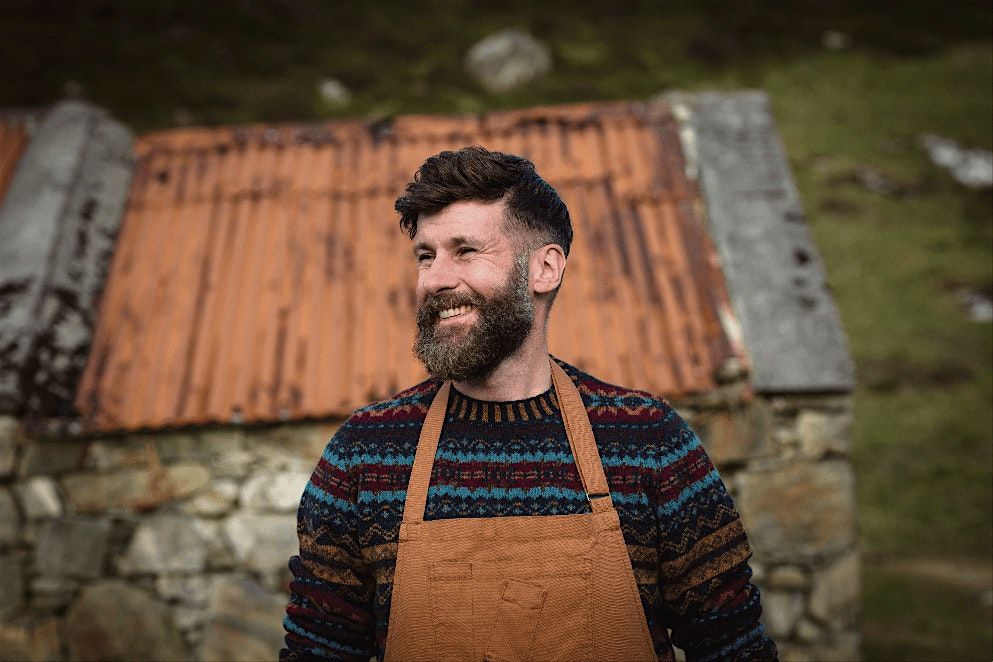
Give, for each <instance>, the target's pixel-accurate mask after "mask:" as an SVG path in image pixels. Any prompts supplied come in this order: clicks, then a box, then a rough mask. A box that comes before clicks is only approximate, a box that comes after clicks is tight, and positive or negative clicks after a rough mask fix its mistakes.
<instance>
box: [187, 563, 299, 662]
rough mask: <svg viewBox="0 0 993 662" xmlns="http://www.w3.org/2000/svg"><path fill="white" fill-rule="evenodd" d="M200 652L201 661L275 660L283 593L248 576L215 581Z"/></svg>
mask: <svg viewBox="0 0 993 662" xmlns="http://www.w3.org/2000/svg"><path fill="white" fill-rule="evenodd" d="M210 604H211V606H210V620H209V621H208V622H207V626H206V629H205V631H204V638H203V647H202V649H201V652H200V655H201V657H202V658H203V659H205V660H275V659H276V658H278V657H279V649H280V648H282V647H283V636H284V634H285V632H284V630H283V626H282V623H283V616H284V615H285V610H286V596H283V595H280V594H274V593H270V592H268V591H266V590H265V589H264V588H263V587H262V586H261V585H259V584H257V583H256V582H253V581H251V580H249V579H241V578H234V577H232V578H223V579H220V580H218V581H216V582H215V584H214V588H213V592H212V598H211V602H210Z"/></svg>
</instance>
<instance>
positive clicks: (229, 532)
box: [224, 513, 300, 575]
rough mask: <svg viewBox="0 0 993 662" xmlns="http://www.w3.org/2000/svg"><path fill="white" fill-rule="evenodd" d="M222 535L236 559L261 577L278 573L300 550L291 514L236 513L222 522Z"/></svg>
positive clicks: (293, 517) (294, 522)
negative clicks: (261, 575)
mask: <svg viewBox="0 0 993 662" xmlns="http://www.w3.org/2000/svg"><path fill="white" fill-rule="evenodd" d="M224 533H225V535H226V536H227V539H228V542H229V544H230V546H231V549H232V550H233V552H234V556H235V560H236V561H237V562H238V563H239V564H240V565H241V566H242V567H244V568H248V569H251V570H254V571H255V572H258V573H260V574H264V575H276V574H279V573H281V572H282V571H283V569H284V568H286V563H287V561H289V558H290V556H292V555H293V554H297V553H298V552H299V549H300V548H299V541H298V539H297V530H296V517H295V516H294V515H271V514H251V513H238V514H236V515H233V516H231V517H230V518H228V520H227V521H226V522H225V523H224Z"/></svg>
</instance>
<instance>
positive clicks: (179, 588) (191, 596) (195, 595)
mask: <svg viewBox="0 0 993 662" xmlns="http://www.w3.org/2000/svg"><path fill="white" fill-rule="evenodd" d="M155 590H156V591H157V592H158V594H159V597H160V598H162V599H163V600H165V601H166V602H179V603H182V604H186V605H195V606H200V607H202V606H205V605H206V604H207V602H208V600H209V598H210V590H209V586H208V585H207V577H206V576H204V575H192V576H166V577H157V578H156V579H155Z"/></svg>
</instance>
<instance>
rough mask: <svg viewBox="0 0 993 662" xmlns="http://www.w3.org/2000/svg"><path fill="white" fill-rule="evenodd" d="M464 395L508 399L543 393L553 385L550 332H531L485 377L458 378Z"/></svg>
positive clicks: (497, 399) (492, 399)
mask: <svg viewBox="0 0 993 662" xmlns="http://www.w3.org/2000/svg"><path fill="white" fill-rule="evenodd" d="M454 384H455V388H456V389H458V390H459V392H460V393H462V394H463V395H468V396H469V397H470V398H475V399H476V400H488V401H490V402H505V401H508V400H525V399H527V398H533V397H534V396H536V395H541V394H542V393H544V392H545V391H547V390H548V389H549V388H550V387H551V385H552V372H551V368H550V366H549V364H548V340H547V334H546V333H545V332H544V330H543V329H542V330H541V332H540V333H532V334H531V335H530V336H528V338H527V339H525V341H524V342H523V343H521V346H520V347H518V348H517V350H516V351H515V352H514V353H513V354H511V355H510V356H508V357H507V358H505V359H504V360H503V361H502V362H501V363H500V365H498V366H497V367H496V369H494V370H493V372H491V373H490V374H489V375H487V376H486V377H484V378H483V379H479V380H474V381H465V382H455V383H454Z"/></svg>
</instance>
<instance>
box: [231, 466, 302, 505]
mask: <svg viewBox="0 0 993 662" xmlns="http://www.w3.org/2000/svg"><path fill="white" fill-rule="evenodd" d="M309 480H310V472H309V471H308V472H299V471H297V472H291V471H286V472H280V473H266V472H260V473H257V474H255V475H253V476H251V477H250V478H249V479H248V480H246V481H245V484H244V485H243V486H242V488H241V505H242V507H244V508H250V509H252V510H255V511H259V512H274V513H295V512H296V511H297V508H299V507H300V497H301V495H303V489H304V488H305V487H306V486H307V482H308V481H309Z"/></svg>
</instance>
